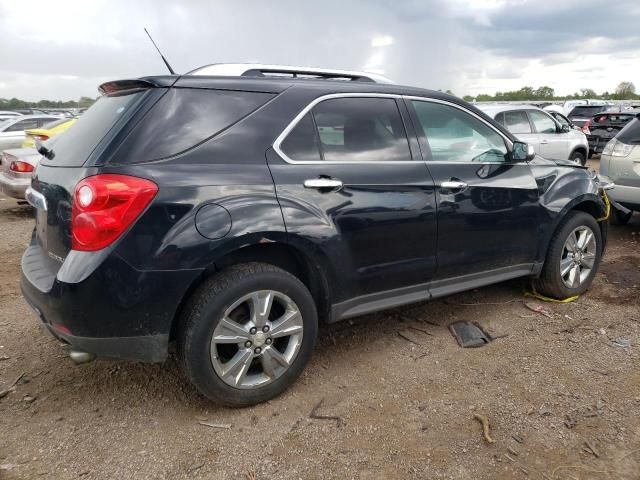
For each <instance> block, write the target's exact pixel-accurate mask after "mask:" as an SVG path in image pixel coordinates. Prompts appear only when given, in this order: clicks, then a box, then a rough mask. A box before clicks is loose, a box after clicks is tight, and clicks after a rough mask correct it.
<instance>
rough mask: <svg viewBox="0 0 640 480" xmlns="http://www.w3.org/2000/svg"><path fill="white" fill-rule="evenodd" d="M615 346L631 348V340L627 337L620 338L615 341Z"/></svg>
mask: <svg viewBox="0 0 640 480" xmlns="http://www.w3.org/2000/svg"><path fill="white" fill-rule="evenodd" d="M613 344H614V345H616V346H617V347H622V348H629V347H630V346H631V340H630V339H628V338H625V337H618V338H616V339H615V340H614V341H613Z"/></svg>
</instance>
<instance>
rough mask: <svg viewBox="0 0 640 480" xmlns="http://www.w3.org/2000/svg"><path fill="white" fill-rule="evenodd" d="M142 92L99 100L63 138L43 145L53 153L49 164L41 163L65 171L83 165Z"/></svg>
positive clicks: (121, 94)
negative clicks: (64, 168) (62, 168)
mask: <svg viewBox="0 0 640 480" xmlns="http://www.w3.org/2000/svg"><path fill="white" fill-rule="evenodd" d="M142 94H143V93H142V91H140V90H138V91H134V92H132V91H129V92H124V93H120V94H112V95H106V96H103V97H101V98H100V99H99V100H98V101H97V102H96V103H94V104H93V105H92V106H91V108H89V109H88V110H87V111H86V112H85V113H84V114H83V115H82V116H81V117H80V118H79V119H78V121H77V122H76V123H74V124H73V125H72V126H71V127H70V128H69V129H68V130H67V131H66V132H65V133H64V135H57V136H56V137H54V139H52V140H55V144H51V143H50V142H52V140H49V141H48V142H46V143H45V145H48V146H50V147H51V148H52V149H53V153H54V155H55V156H54V158H53V159H52V160H47V159H43V160H42V163H45V164H50V165H58V166H65V167H79V166H81V165H83V164H84V162H85V161H86V160H87V158H88V157H89V155H91V152H93V150H94V149H95V148H96V146H97V145H98V143H100V140H102V139H103V138H104V136H105V135H106V134H107V133H108V132H109V130H111V128H112V127H113V126H114V125H115V124H116V122H117V121H118V120H119V119H120V118H122V116H123V115H124V113H125V112H127V111H128V110H129V109H131V108H132V107H133V105H134V104H135V102H136V100H137V99H138V98H140V96H141V95H142Z"/></svg>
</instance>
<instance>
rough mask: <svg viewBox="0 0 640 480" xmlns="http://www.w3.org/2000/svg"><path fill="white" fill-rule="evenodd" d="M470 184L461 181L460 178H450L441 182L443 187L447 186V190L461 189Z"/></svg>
mask: <svg viewBox="0 0 640 480" xmlns="http://www.w3.org/2000/svg"><path fill="white" fill-rule="evenodd" d="M468 186H469V185H467V184H466V183H464V182H460V181H458V180H449V181H446V182H442V183H441V184H440V187H441V188H446V189H447V190H460V189H462V188H467V187H468Z"/></svg>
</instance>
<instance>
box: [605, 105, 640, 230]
mask: <svg viewBox="0 0 640 480" xmlns="http://www.w3.org/2000/svg"><path fill="white" fill-rule="evenodd" d="M600 178H601V179H603V180H605V181H607V182H612V183H613V184H614V185H615V188H613V190H610V191H609V192H608V194H609V198H611V200H614V201H615V202H617V203H619V204H620V205H622V206H623V207H625V208H626V209H628V210H630V211H623V210H619V209H613V215H612V218H611V219H612V221H613V222H614V223H618V224H625V223H627V222H628V221H629V219H630V218H631V215H632V214H633V211H634V210H635V211H640V119H639V118H638V117H636V118H634V119H633V120H631V121H630V122H629V123H627V125H626V126H625V127H624V128H623V129H622V130H620V132H619V133H618V135H616V137H615V138H612V139H611V140H609V143H607V145H606V146H605V147H604V150H603V151H602V156H601V157H600Z"/></svg>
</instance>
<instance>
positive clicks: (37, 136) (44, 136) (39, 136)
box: [31, 135, 49, 142]
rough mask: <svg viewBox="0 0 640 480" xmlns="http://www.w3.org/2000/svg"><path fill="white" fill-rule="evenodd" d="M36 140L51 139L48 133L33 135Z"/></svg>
mask: <svg viewBox="0 0 640 480" xmlns="http://www.w3.org/2000/svg"><path fill="white" fill-rule="evenodd" d="M31 136H32V137H33V138H34V140H40V141H41V142H44V141H45V140H49V136H48V135H31Z"/></svg>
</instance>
